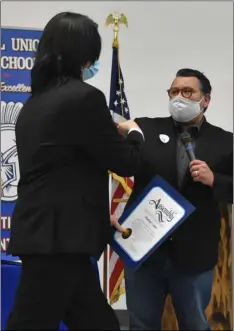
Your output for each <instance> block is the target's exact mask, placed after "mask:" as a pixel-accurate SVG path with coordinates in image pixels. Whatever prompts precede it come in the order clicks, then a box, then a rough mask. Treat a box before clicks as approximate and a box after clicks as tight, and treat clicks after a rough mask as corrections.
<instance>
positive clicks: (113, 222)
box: [110, 215, 126, 233]
mask: <svg viewBox="0 0 234 331" xmlns="http://www.w3.org/2000/svg"><path fill="white" fill-rule="evenodd" d="M110 221H111V226H113V227H114V228H116V230H117V231H119V232H121V233H124V232H125V231H126V229H125V228H123V227H122V226H121V225H120V224H119V220H118V218H117V216H115V215H111V217H110Z"/></svg>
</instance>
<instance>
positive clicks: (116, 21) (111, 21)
mask: <svg viewBox="0 0 234 331" xmlns="http://www.w3.org/2000/svg"><path fill="white" fill-rule="evenodd" d="M120 24H124V25H125V26H126V27H128V20H127V17H126V16H125V15H124V14H118V13H112V14H109V15H108V16H107V18H106V21H105V26H109V25H113V31H114V38H113V42H112V46H113V47H116V48H118V47H119V39H118V37H119V26H120ZM108 186H109V211H110V215H111V206H112V173H111V172H109V183H108ZM108 261H109V247H108V246H107V247H106V249H105V251H104V254H103V292H104V295H105V297H106V298H107V300H108V301H109V293H108V292H109V282H108V280H109V269H108V265H109V263H108Z"/></svg>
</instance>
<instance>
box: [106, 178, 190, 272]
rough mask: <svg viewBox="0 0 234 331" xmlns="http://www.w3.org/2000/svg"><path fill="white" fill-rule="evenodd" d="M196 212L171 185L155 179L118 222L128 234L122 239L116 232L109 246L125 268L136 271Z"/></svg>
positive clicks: (160, 179)
mask: <svg viewBox="0 0 234 331" xmlns="http://www.w3.org/2000/svg"><path fill="white" fill-rule="evenodd" d="M195 209H196V208H195V207H194V206H193V205H192V204H191V203H190V202H189V201H187V200H186V199H185V198H184V197H183V196H182V195H181V194H180V193H179V192H178V191H176V190H175V189H174V188H173V187H172V186H171V185H170V184H168V183H167V182H166V181H165V180H164V179H162V178H161V177H160V176H156V177H155V178H154V179H153V180H152V181H151V182H150V183H149V184H148V186H147V187H146V188H145V189H144V191H143V192H142V194H141V195H140V196H139V197H138V199H136V201H134V202H133V203H132V204H131V206H130V207H129V208H127V209H126V210H125V211H124V213H123V214H122V216H121V217H120V219H119V223H120V224H121V225H122V226H123V227H124V228H126V229H130V233H131V235H130V236H129V237H128V238H123V236H122V234H121V233H119V232H118V231H116V230H115V231H114V232H113V238H112V243H111V247H112V248H113V249H114V250H115V252H116V253H117V254H118V255H119V257H120V258H121V259H122V260H123V261H124V262H125V263H126V264H127V265H129V266H130V267H132V268H134V269H136V268H138V267H139V266H140V265H141V264H142V262H144V261H145V260H146V259H147V258H148V257H149V255H150V254H152V253H153V252H154V251H155V250H156V249H157V248H158V247H159V246H160V245H161V244H162V243H163V242H164V241H165V240H166V239H167V238H168V237H169V236H170V235H171V234H172V232H173V231H175V229H176V228H177V227H178V226H180V224H181V223H182V222H184V221H185V220H186V219H187V218H188V216H189V215H190V214H191V213H193V212H194V210H195Z"/></svg>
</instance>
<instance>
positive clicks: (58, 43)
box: [31, 12, 101, 95]
mask: <svg viewBox="0 0 234 331" xmlns="http://www.w3.org/2000/svg"><path fill="white" fill-rule="evenodd" d="M100 52H101V37H100V35H99V32H98V25H97V24H96V23H95V22H93V21H92V20H91V19H90V18H89V17H87V16H84V15H81V14H76V13H71V12H62V13H59V14H57V15H55V16H54V17H53V18H52V19H51V20H50V21H49V22H48V23H47V25H46V27H45V29H44V31H43V34H42V36H41V39H40V42H39V45H38V49H37V53H36V57H35V63H34V66H33V69H32V72H31V88H32V95H34V94H38V93H41V92H43V91H44V90H46V89H48V88H51V87H54V86H57V85H60V84H62V83H64V82H66V81H67V80H68V79H69V78H75V79H82V68H83V67H84V66H85V65H86V64H87V63H89V62H90V64H93V63H94V62H95V61H96V60H97V59H98V58H99V56H100Z"/></svg>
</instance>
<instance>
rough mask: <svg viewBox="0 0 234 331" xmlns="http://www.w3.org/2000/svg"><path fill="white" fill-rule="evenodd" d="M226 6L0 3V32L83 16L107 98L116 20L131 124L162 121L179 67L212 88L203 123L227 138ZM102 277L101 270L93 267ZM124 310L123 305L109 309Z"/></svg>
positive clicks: (229, 58)
mask: <svg viewBox="0 0 234 331" xmlns="http://www.w3.org/2000/svg"><path fill="white" fill-rule="evenodd" d="M232 6H233V4H232V1H230V2H226V1H219V2H212V1H207V2H206V1H197V2H193V1H187V2H185V1H183V2H182V1H181V2H177V1H173V2H169V1H162V2H159V1H152V2H147V1H141V2H140V1H139V2H137V1H129V2H128V1H118V2H117V1H97V2H92V1H63V2H62V1H61V2H58V1H56V2H55V1H53V2H52V1H33V2H29V1H4V2H2V15H1V16H2V26H8V27H28V28H43V27H44V26H45V24H46V23H47V21H48V20H49V19H50V18H51V17H52V16H53V15H54V14H56V13H58V12H60V11H75V12H81V13H83V14H87V15H88V16H90V17H91V18H92V19H94V20H95V21H96V22H97V23H98V24H99V30H100V33H101V35H102V38H103V50H102V54H101V68H100V72H99V74H98V75H97V76H96V77H95V78H94V79H92V80H91V83H92V84H95V85H96V86H97V87H99V88H100V89H102V90H103V92H104V93H105V94H106V96H107V99H108V98H109V85H110V71H111V52H112V48H111V44H112V37H113V33H112V30H111V27H109V28H106V27H105V26H104V22H105V19H106V17H107V15H108V14H109V13H111V12H114V11H119V12H123V13H124V14H125V15H126V16H127V17H128V20H129V29H126V28H125V27H124V26H123V27H121V32H120V43H121V66H122V70H123V75H124V79H125V88H126V94H127V97H128V102H129V106H130V112H131V116H132V117H133V118H134V117H138V116H149V117H154V116H167V115H168V110H167V104H168V99H167V94H166V89H167V88H168V87H169V86H170V84H171V81H172V80H173V78H174V76H175V73H176V71H177V70H178V69H180V68H182V67H191V68H194V69H198V70H201V71H203V72H204V73H205V74H206V75H207V76H208V78H209V79H210V81H211V84H212V87H213V94H212V102H211V105H210V108H209V109H208V112H207V118H208V120H209V121H210V122H212V123H214V124H216V125H218V126H221V127H223V128H224V129H227V130H230V131H232V130H233V29H232V27H233V9H232ZM101 269H102V267H101ZM123 307H124V297H123V298H121V301H120V302H119V303H118V304H117V305H115V308H123Z"/></svg>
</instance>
